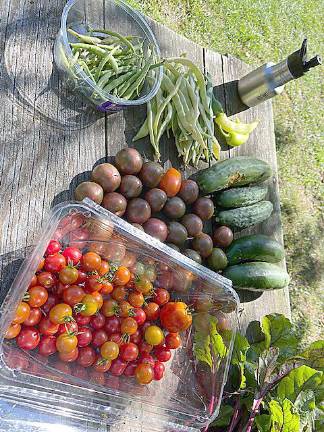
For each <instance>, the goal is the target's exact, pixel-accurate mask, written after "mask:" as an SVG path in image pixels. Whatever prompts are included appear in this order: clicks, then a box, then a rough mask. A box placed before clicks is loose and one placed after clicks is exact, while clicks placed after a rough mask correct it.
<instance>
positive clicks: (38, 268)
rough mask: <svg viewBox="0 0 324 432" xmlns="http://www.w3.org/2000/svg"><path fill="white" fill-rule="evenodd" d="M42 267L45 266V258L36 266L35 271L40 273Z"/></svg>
mask: <svg viewBox="0 0 324 432" xmlns="http://www.w3.org/2000/svg"><path fill="white" fill-rule="evenodd" d="M44 265H45V258H43V259H42V260H41V261H40V263H39V264H38V267H37V270H36V271H38V272H39V271H41V270H42V269H43V267H44Z"/></svg>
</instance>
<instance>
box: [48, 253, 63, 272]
mask: <svg viewBox="0 0 324 432" xmlns="http://www.w3.org/2000/svg"><path fill="white" fill-rule="evenodd" d="M65 266H66V259H65V257H64V256H63V255H62V254H60V253H55V254H53V255H48V256H47V257H46V258H45V264H44V269H45V270H46V271H48V272H54V273H56V272H57V273H58V272H59V271H60V270H62V268H63V267H65Z"/></svg>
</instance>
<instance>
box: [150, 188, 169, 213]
mask: <svg viewBox="0 0 324 432" xmlns="http://www.w3.org/2000/svg"><path fill="white" fill-rule="evenodd" d="M167 198H168V197H167V194H166V193H165V192H164V191H163V190H162V189H158V188H153V189H150V190H149V191H147V192H146V194H145V199H146V201H147V202H148V203H149V205H150V207H151V209H152V212H153V213H157V212H159V211H161V210H162V209H163V207H164V204H165V203H166V201H167Z"/></svg>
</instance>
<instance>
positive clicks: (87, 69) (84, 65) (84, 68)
mask: <svg viewBox="0 0 324 432" xmlns="http://www.w3.org/2000/svg"><path fill="white" fill-rule="evenodd" d="M79 65H80V66H81V68H82V69H83V71H84V73H85V74H86V75H88V76H89V78H91V79H92V81H94V82H95V79H94V76H93V75H92V73H91V72H90V69H89V68H88V65H87V63H86V62H85V61H83V60H80V61H79Z"/></svg>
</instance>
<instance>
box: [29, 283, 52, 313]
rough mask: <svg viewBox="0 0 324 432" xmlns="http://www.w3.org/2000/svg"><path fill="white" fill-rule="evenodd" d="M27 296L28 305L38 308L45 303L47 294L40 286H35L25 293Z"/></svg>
mask: <svg viewBox="0 0 324 432" xmlns="http://www.w3.org/2000/svg"><path fill="white" fill-rule="evenodd" d="M27 294H28V304H29V306H31V307H34V308H38V307H41V306H43V304H44V303H46V302H47V299H48V292H47V289H45V288H44V287H42V286H41V285H36V286H33V287H31V288H29V290H28V291H27Z"/></svg>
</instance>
